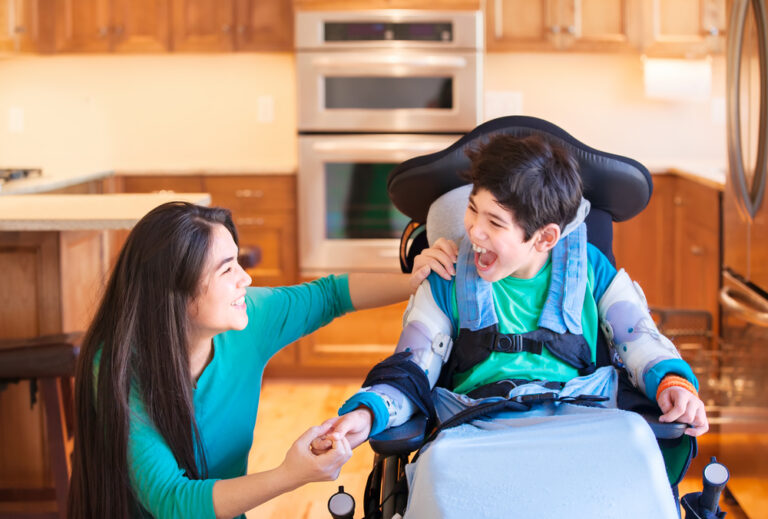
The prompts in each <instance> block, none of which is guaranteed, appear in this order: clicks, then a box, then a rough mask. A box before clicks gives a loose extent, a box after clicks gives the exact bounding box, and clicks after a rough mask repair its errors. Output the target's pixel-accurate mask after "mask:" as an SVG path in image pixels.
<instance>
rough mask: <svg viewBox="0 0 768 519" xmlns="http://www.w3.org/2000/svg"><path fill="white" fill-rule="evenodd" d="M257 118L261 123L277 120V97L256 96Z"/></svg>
mask: <svg viewBox="0 0 768 519" xmlns="http://www.w3.org/2000/svg"><path fill="white" fill-rule="evenodd" d="M256 120H257V121H259V122H260V123H271V122H273V121H274V120H275V98H274V97H272V96H259V97H257V98H256Z"/></svg>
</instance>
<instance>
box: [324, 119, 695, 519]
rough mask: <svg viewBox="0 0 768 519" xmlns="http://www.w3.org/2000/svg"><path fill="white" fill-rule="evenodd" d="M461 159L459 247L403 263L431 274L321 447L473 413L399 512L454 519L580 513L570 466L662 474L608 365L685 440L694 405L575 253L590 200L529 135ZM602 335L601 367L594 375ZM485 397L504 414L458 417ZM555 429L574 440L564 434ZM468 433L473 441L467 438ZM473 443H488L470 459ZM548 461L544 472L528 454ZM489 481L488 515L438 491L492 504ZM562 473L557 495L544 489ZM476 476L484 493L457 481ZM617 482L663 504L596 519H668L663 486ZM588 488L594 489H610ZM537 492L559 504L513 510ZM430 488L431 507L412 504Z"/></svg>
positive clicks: (609, 286) (676, 368)
mask: <svg viewBox="0 0 768 519" xmlns="http://www.w3.org/2000/svg"><path fill="white" fill-rule="evenodd" d="M467 155H469V157H470V160H471V167H470V169H469V171H468V172H466V179H467V180H469V181H470V182H471V192H470V194H469V203H468V206H466V210H465V213H464V230H465V236H464V237H463V239H461V242H460V246H459V247H456V245H454V243H453V242H452V241H448V240H439V241H437V242H436V243H434V244H433V246H432V248H431V249H426V250H425V251H424V252H422V254H421V255H420V256H418V257H417V258H416V261H415V263H414V265H415V266H414V269H418V268H426V267H428V268H431V269H432V273H431V274H430V275H429V277H428V278H427V280H425V281H424V282H423V283H422V285H421V286H420V288H419V289H418V291H417V292H416V294H415V295H414V296H413V298H412V300H411V302H410V304H409V307H408V309H407V310H406V313H405V315H404V318H403V322H404V327H403V331H402V334H401V336H400V340H399V342H398V345H397V348H396V351H395V354H394V355H393V356H392V357H390V358H388V359H387V360H385V361H384V362H382V363H380V364H379V365H377V366H376V367H374V368H373V369H372V370H371V372H370V373H369V375H368V377H367V378H366V381H365V382H364V384H363V388H362V389H361V390H360V391H358V393H356V394H355V395H354V396H352V397H351V398H350V399H349V400H347V402H346V403H345V404H344V405H343V406H342V407H341V409H340V410H339V414H340V416H339V417H337V418H334V419H332V420H333V421H334V422H335V424H334V427H333V430H332V433H330V436H336V437H340V436H346V437H347V439H348V441H349V442H350V444H351V445H352V446H353V447H356V446H357V445H359V444H361V443H362V442H364V441H365V440H366V439H368V438H369V437H370V436H375V435H377V434H379V433H381V432H382V431H384V430H386V429H389V428H393V427H396V426H399V425H401V424H403V423H405V422H406V421H407V420H408V419H409V418H410V417H411V416H412V415H413V414H414V413H415V412H419V411H420V412H422V413H424V414H425V415H427V417H428V419H429V424H430V427H434V426H439V425H440V424H445V423H446V422H451V421H453V422H455V418H456V416H462V415H466V416H468V417H469V418H475V419H477V418H480V420H475V421H474V422H473V424H474V425H473V426H469V425H466V426H465V425H462V426H461V427H459V428H456V429H453V430H443V432H442V433H441V439H440V438H439V439H438V441H437V442H435V444H439V443H440V441H443V443H444V445H445V447H443V448H435V447H428V448H427V449H425V450H424V452H423V453H420V454H422V455H421V458H420V459H419V463H418V464H417V466H416V467H409V472H408V476H409V487H411V492H412V494H411V497H410V498H409V505H408V514H409V515H407V517H460V516H464V515H465V514H466V513H470V512H469V511H470V510H471V513H470V515H472V516H475V517H498V516H499V515H498V514H499V513H502V511H503V512H504V513H505V516H509V515H506V513H507V512H513V511H514V512H515V513H516V514H517V515H515V516H516V517H528V516H529V515H528V514H529V513H535V514H537V516H540V517H546V516H555V515H557V516H559V515H561V514H564V513H565V512H566V511H568V510H569V508H568V507H569V506H570V507H573V506H575V507H576V509H578V508H579V507H580V506H581V505H579V504H573V503H571V504H569V499H570V497H566V496H564V495H563V493H562V492H561V489H560V486H561V485H567V486H568V487H572V490H571V493H573V494H576V495H577V496H581V497H583V494H584V492H585V490H584V488H583V487H582V486H580V485H579V484H577V482H578V481H579V480H583V479H586V480H589V479H591V478H592V476H584V475H583V474H582V472H583V471H584V468H583V466H584V463H587V464H589V465H590V466H592V467H593V468H594V469H595V470H597V471H603V470H604V469H605V468H606V467H605V466H601V463H602V464H603V465H607V466H611V465H618V466H620V467H621V470H622V471H623V472H625V473H632V470H633V467H636V466H639V465H641V464H643V463H644V462H639V461H638V459H642V458H650V459H651V461H650V462H649V464H648V465H647V466H645V465H644V466H643V467H641V468H638V469H637V470H636V473H635V475H636V476H637V478H645V477H646V476H650V479H654V478H655V477H656V476H657V475H658V473H659V471H660V470H661V472H662V475H665V472H664V469H663V461H662V458H661V455H660V454H659V452H658V448H657V447H656V444H655V442H653V443H652V445H650V444H649V443H648V437H650V438H651V440H653V438H652V434H650V435H649V434H647V433H649V432H650V431H649V430H648V431H644V430H643V427H645V428H646V429H647V426H645V425H644V422H643V421H642V420H640V424H639V425H638V424H637V423H636V422H637V420H635V418H633V416H637V415H634V414H633V413H628V412H625V411H619V410H617V409H615V408H616V407H617V393H618V391H619V387H620V385H621V383H620V380H619V376H618V374H617V373H618V372H617V370H616V369H615V367H614V366H616V367H619V368H621V371H623V372H624V373H625V374H626V376H627V377H625V378H628V380H629V382H631V385H633V386H634V387H635V388H636V389H637V390H639V391H640V392H642V393H643V394H644V395H646V396H647V397H648V398H649V399H650V400H652V401H655V402H656V403H657V404H658V407H659V408H660V410H661V413H662V414H661V416H660V417H659V418H658V420H659V421H660V422H674V421H678V422H684V423H686V424H688V425H689V427H688V429H687V430H686V431H685V433H686V434H687V435H690V436H698V435H700V434H703V433H705V432H706V431H707V429H708V422H707V417H706V413H705V410H704V404H703V402H702V401H701V400H700V399H699V398H698V396H697V392H696V387H697V381H696V379H695V377H694V375H693V373H692V371H691V369H690V367H689V366H688V365H687V364H686V363H685V362H684V361H683V360H682V359H681V358H680V355H679V353H678V352H677V350H676V348H675V347H674V345H673V344H672V343H671V342H670V341H669V340H668V339H666V338H665V337H664V336H663V335H661V334H660V333H659V331H658V330H657V328H656V326H655V324H654V322H653V320H652V319H651V317H650V314H649V312H648V309H647V306H646V302H645V299H644V296H643V295H642V292H641V291H640V290H639V287H638V286H637V285H636V284H635V283H633V282H632V280H631V279H630V278H629V276H628V275H627V273H626V272H625V271H624V270H619V271H617V270H616V268H615V267H614V266H613V265H612V264H611V262H610V261H609V260H608V259H607V258H606V256H605V255H604V254H603V253H602V252H600V250H599V249H598V248H597V247H595V246H594V245H592V244H591V243H587V238H586V229H585V226H584V224H583V223H582V221H583V219H584V217H585V214H586V213H587V212H588V211H589V202H587V201H586V200H584V199H583V198H582V178H581V175H580V173H579V167H578V163H577V161H576V159H575V158H574V157H573V156H572V154H571V153H569V151H567V150H566V148H565V147H561V146H560V145H558V143H556V142H554V141H550V140H548V139H547V138H544V137H542V136H540V135H538V134H532V135H528V136H525V137H519V136H515V135H509V134H505V133H500V134H495V135H493V136H491V137H490V138H489V139H488V140H487V142H485V143H484V144H482V145H481V146H479V147H476V148H475V149H474V150H470V151H467ZM467 188H468V189H469V186H467ZM427 232H429V230H428V231H427ZM454 261H456V268H455V270H454V268H453V262H454ZM454 272H455V273H456V275H455V276H451V275H450V274H452V273H454ZM438 273H440V274H441V275H442V276H443V277H441V275H438ZM601 332H602V333H603V334H604V336H605V339H607V341H608V345H609V348H610V354H611V360H612V364H613V365H607V366H602V367H598V366H596V358H597V353H596V352H597V349H598V347H599V346H598V344H599V341H600V338H599V335H600V333H601ZM624 382H626V380H624ZM532 395H534V396H533V397H532ZM499 402H502V404H505V403H506V405H504V406H502V408H501V409H502V411H501V412H500V413H499V412H497V413H494V415H493V420H492V421H490V419H483V418H488V417H487V415H488V412H489V411H481V412H474V413H473V412H472V411H473V410H478V411H479V410H482V409H484V407H483V406H485V408H486V409H487V408H488V406H489V405H494V403H499ZM496 407H499V406H496ZM555 418H556V419H557V420H553V419H555ZM569 423H570V424H574V425H578V426H579V427H584V426H586V429H579V428H578V427H577V428H576V429H570V428H569ZM590 426H592V428H593V429H595V430H594V431H592V432H590ZM470 427H474V428H475V429H477V428H480V429H486V430H487V431H485V433H484V434H483V432H468V430H467V428H470ZM438 429H439V428H438ZM499 429H501V431H499ZM503 430H506V432H502V431H503ZM526 430H527V432H525V431H526ZM489 431H490V432H489ZM553 431H554V433H553ZM579 431H586V432H579ZM638 431H639V432H638ZM519 433H523V434H527V436H528V437H531V436H533V437H534V438H533V440H531V441H532V443H526V441H528V440H526V441H523V443H520V438H519V437H518V436H516V435H518V434H519ZM552 433H553V434H552ZM593 433H594V434H593ZM433 436H434V435H433ZM329 441H330V439H329V438H318V439H316V441H315V442H313V449H314V450H316V451H322V450H324V449H325V448H326V446H327V445H328V443H329ZM484 442H487V443H488V445H487V448H484V449H483V450H477V449H476V448H475V447H476V446H477V445H483V443H484ZM537 442H539V444H538V445H537V444H536V443H537ZM649 445H650V446H649ZM563 447H565V449H564V450H563ZM596 447H597V448H598V449H599V450H597V451H596V450H595V448H596ZM638 450H639V451H640V452H641V455H640V458H638V457H637V456H636V452H637V451H638ZM547 451H549V452H550V453H551V455H552V456H553V457H554V458H556V459H555V460H554V461H552V460H549V461H548V460H547V459H546V458H542V457H541V456H542V452H544V453H546V452H547ZM483 452H485V454H482V453H483ZM438 458H440V459H438ZM445 458H448V459H447V460H446V459H445ZM479 465H483V466H479ZM494 465H495V466H494ZM420 466H421V467H420ZM489 466H490V468H489ZM660 467H661V469H660ZM420 470H421V474H420V473H419V471H420ZM574 471H575V472H574ZM627 471H629V472H627ZM500 472H501V473H504V472H506V473H507V474H506V476H505V477H504V478H502V479H506V478H507V477H508V476H509V474H513V475H514V480H515V481H516V483H515V488H516V494H517V495H518V497H514V496H509V497H507V498H506V500H507V501H508V503H507V504H506V505H502V508H499V509H497V510H496V511H495V512H494V511H492V510H485V511H483V510H484V509H483V508H482V506H481V507H480V508H478V506H479V505H478V504H477V503H476V502H474V500H470V503H472V504H471V505H470V508H467V509H466V510H465V511H464V512H459V511H458V510H459V509H460V508H461V505H460V504H459V501H460V500H459V501H456V500H455V497H454V496H453V495H452V494H453V493H454V492H455V491H456V489H455V488H452V487H451V485H452V484H453V485H454V486H456V485H457V486H459V487H460V488H462V489H463V490H466V491H469V492H470V493H478V492H480V493H482V492H483V491H488V492H490V493H491V494H494V495H495V494H497V493H498V492H504V489H505V488H506V487H504V485H501V486H499V485H498V478H499V477H500V475H499V473H500ZM457 473H461V474H460V475H458V476H459V477H458V479H455V480H454V479H452V478H454V476H452V475H451V474H457ZM562 474H564V477H565V479H564V480H563V481H562V484H560V483H555V482H556V481H559V478H560V477H561V475H562ZM488 475H491V478H490V479H491V481H493V482H495V483H488V482H484V483H476V484H475V483H471V484H470V483H467V481H468V480H469V481H472V482H475V481H476V480H478V479H480V478H482V477H486V479H487V476H488ZM476 476H477V477H476ZM604 476H607V479H614V480H615V479H616V478H615V477H614V476H612V475H610V474H606V475H604ZM435 478H437V482H434V481H432V482H429V483H427V482H426V480H427V479H430V480H434V479H435ZM656 479H658V478H656ZM670 479H672V477H670ZM526 481H528V482H529V486H530V488H528V487H526V483H525V482H526ZM590 484H591V483H589V484H587V486H589V485H590ZM617 484H618V486H619V487H621V486H626V481H624V482H621V483H617ZM542 485H544V486H546V487H547V488H555V489H556V492H553V493H549V492H548V491H544V487H543V486H542ZM559 485H560V486H559ZM630 485H632V486H633V488H635V491H637V492H643V491H644V490H643V489H646V487H647V489H650V490H649V491H650V492H651V493H654V494H655V495H656V496H658V499H660V500H661V501H663V502H664V504H661V505H656V504H654V505H652V506H651V507H650V508H647V507H646V508H643V507H644V506H645V504H638V503H635V502H633V501H631V500H630V501H627V500H626V499H624V498H622V499H621V500H619V501H617V503H621V504H622V506H624V505H627V504H628V505H627V506H628V508H631V509H624V510H614V511H613V512H612V513H608V515H607V517H610V516H614V517H619V516H621V517H651V516H655V517H676V516H677V512H676V510H675V508H674V507H672V506H670V503H673V502H674V500H673V499H671V497H670V499H669V500H667V497H668V495H667V494H671V492H670V491H669V485H668V483H667V484H666V489H663V488H660V487H659V485H658V481H656V482H651V483H648V485H646V487H643V484H642V483H640V482H639V481H632V482H631V483H630ZM602 486H603V492H607V493H608V494H611V493H615V492H617V491H618V490H617V489H612V488H611V487H610V486H608V487H605V485H602ZM419 488H420V489H421V490H422V491H421V492H420V493H419V497H417V498H415V499H414V497H413V493H414V491H416V490H417V489H419ZM491 489H492V490H491ZM606 489H607V490H606ZM507 490H509V489H507ZM542 491H544V495H545V496H552V495H558V496H560V497H561V499H553V498H551V497H550V498H545V499H544V501H549V502H550V504H551V503H554V502H557V501H561V504H558V505H557V506H554V508H551V507H550V508H546V507H545V508H544V510H549V511H548V512H546V511H545V512H543V513H542V510H543V509H542V505H543V502H542V501H540V502H539V503H536V504H534V505H531V508H530V512H527V511H526V510H527V508H526V505H524V504H522V503H524V502H526V499H520V496H525V495H526V494H529V493H531V492H534V493H536V492H538V493H541V492H542ZM429 493H431V494H438V496H437V497H423V496H424V495H426V494H429ZM439 494H442V496H440V495H439ZM641 500H642V499H641ZM646 500H647V499H646ZM667 501H668V502H667ZM521 502H522V503H521ZM603 505H606V503H605V499H603ZM483 506H487V505H483ZM505 506H506V507H510V508H504V507H505ZM608 508H610V503H608ZM602 509H603V510H605V508H604V507H602ZM570 512H573V509H570ZM633 514H634V515H633ZM673 514H674V515H673ZM568 515H570V516H573V513H570V514H568ZM576 515H578V514H576ZM598 515H599V514H598ZM592 516H594V515H592Z"/></svg>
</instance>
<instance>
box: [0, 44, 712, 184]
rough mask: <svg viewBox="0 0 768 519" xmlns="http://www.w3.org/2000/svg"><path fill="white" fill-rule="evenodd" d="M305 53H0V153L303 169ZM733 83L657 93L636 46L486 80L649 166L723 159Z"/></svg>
mask: <svg viewBox="0 0 768 519" xmlns="http://www.w3.org/2000/svg"><path fill="white" fill-rule="evenodd" d="M294 66H295V63H294V58H293V55H291V54H235V53H232V54H211V55H208V54H206V55H187V54H164V55H152V56H147V55H136V56H124V55H121V56H111V55H96V56H84V55H78V56H24V57H13V56H11V57H4V58H0V164H4V165H5V164H8V165H11V164H13V165H16V164H18V165H40V166H42V167H44V168H46V169H48V170H49V172H51V173H54V174H55V173H57V172H62V171H67V170H72V169H83V170H88V171H90V170H99V169H115V170H121V171H154V170H203V169H209V170H224V171H258V170H265V171H293V170H295V167H296V122H295V121H296V103H295V95H296V94H295V92H296V87H295V72H294ZM723 83H724V66H723V63H722V60H721V59H716V60H714V61H713V81H712V96H711V98H709V99H705V100H702V101H659V100H650V99H647V98H646V97H645V95H644V91H643V67H642V62H641V59H640V57H639V56H637V55H622V54H598V55H593V54H570V53H557V54H556V53H551V54H538V53H537V54H525V53H520V54H517V53H515V54H490V55H487V56H486V74H485V89H486V91H491V92H510V91H511V92H515V93H519V96H517V99H518V100H522V104H521V105H518V106H522V113H524V114H527V115H535V116H538V117H542V118H545V119H549V120H551V121H553V122H555V123H557V124H559V125H560V126H562V127H563V128H564V129H566V130H567V131H569V132H571V133H572V134H573V135H575V136H577V137H578V138H579V139H582V140H584V141H585V142H587V143H588V144H590V145H591V146H594V147H596V148H601V149H605V150H609V151H612V152H615V153H621V154H626V155H629V156H632V157H634V158H637V159H639V160H641V161H644V162H647V163H648V164H651V165H656V164H659V165H663V164H667V163H681V162H686V163H689V162H699V161H706V162H712V163H722V164H724V163H725V157H726V154H725V136H724V135H725V126H724V122H723V117H724V115H723V113H722V112H723V109H722V98H723V90H724V85H723ZM270 101H271V102H272V104H273V107H274V115H273V120H272V121H269V118H270V106H269V105H270ZM512 108H514V107H512Z"/></svg>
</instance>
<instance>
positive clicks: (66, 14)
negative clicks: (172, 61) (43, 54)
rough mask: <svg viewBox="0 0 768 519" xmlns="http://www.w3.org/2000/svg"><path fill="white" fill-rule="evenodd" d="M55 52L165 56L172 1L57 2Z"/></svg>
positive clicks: (55, 11)
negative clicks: (157, 53) (149, 53)
mask: <svg viewBox="0 0 768 519" xmlns="http://www.w3.org/2000/svg"><path fill="white" fill-rule="evenodd" d="M53 6H54V7H53V9H54V16H55V28H54V40H55V43H54V51H55V52H164V51H167V50H168V49H169V44H170V32H169V28H170V23H169V4H168V0H53Z"/></svg>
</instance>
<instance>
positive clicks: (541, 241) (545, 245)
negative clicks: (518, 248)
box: [534, 223, 560, 252]
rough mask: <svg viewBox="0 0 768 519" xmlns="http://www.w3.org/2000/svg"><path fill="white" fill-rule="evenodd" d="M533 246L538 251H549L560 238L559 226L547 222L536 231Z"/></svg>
mask: <svg viewBox="0 0 768 519" xmlns="http://www.w3.org/2000/svg"><path fill="white" fill-rule="evenodd" d="M535 238H536V242H535V243H534V247H535V248H536V250H537V251H539V252H549V251H550V250H552V247H554V246H555V245H556V244H557V241H558V240H559V239H560V226H559V225H557V224H556V223H548V224H547V225H545V226H544V227H542V228H541V229H539V230H538V231H536V236H535Z"/></svg>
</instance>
